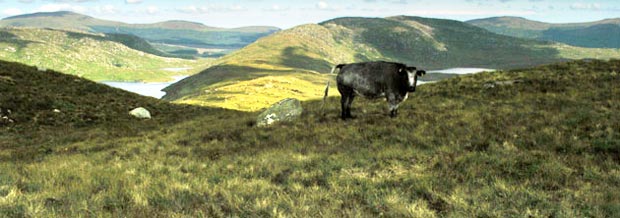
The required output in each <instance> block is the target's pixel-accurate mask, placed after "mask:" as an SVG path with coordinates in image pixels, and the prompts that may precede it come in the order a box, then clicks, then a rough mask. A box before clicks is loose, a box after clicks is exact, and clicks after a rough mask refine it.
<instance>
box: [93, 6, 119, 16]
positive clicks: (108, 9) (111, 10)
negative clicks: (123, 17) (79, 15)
mask: <svg viewBox="0 0 620 218" xmlns="http://www.w3.org/2000/svg"><path fill="white" fill-rule="evenodd" d="M94 11H95V13H98V14H116V13H118V12H119V9H118V8H116V7H115V6H114V5H102V6H97V7H95V8H94Z"/></svg>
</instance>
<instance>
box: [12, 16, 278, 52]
mask: <svg viewBox="0 0 620 218" xmlns="http://www.w3.org/2000/svg"><path fill="white" fill-rule="evenodd" d="M0 27H36V28H52V29H61V30H79V31H87V32H94V33H119V34H132V35H136V36H138V37H140V38H144V39H146V40H148V41H150V42H155V43H165V44H173V45H184V46H191V47H207V48H210V47H216V48H219V47H224V48H230V47H232V48H240V47H243V46H245V45H247V44H249V43H252V42H254V41H255V40H256V39H258V38H260V37H263V36H266V35H269V34H271V33H273V32H275V31H278V30H279V29H278V28H276V27H242V28H233V29H225V28H216V27H209V26H205V25H203V24H200V23H195V22H188V21H166V22H160V23H153V24H127V23H122V22H115V21H108V20H100V19H96V18H93V17H90V16H86V15H82V14H78V13H74V12H66V11H64V12H62V11H61V12H42V13H34V14H26V15H18V16H14V17H7V18H4V19H2V20H0Z"/></svg>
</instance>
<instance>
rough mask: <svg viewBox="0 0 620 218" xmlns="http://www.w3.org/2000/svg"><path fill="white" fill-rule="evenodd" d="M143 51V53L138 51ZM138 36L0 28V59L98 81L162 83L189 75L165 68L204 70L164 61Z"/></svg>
mask: <svg viewBox="0 0 620 218" xmlns="http://www.w3.org/2000/svg"><path fill="white" fill-rule="evenodd" d="M135 49H140V50H142V51H140V50H135ZM149 52H150V53H157V52H158V51H157V50H156V49H153V48H152V47H151V46H150V45H149V44H148V43H146V42H145V41H144V40H142V39H140V38H137V37H135V36H128V35H119V34H110V35H96V34H88V33H77V32H68V31H60V30H49V29H31V28H9V29H0V59H2V60H8V61H17V62H21V63H25V64H29V65H36V66H39V67H41V68H47V69H54V70H58V71H63V72H65V73H69V74H73V75H79V76H83V77H85V78H88V79H91V80H95V81H136V80H148V81H162V80H170V77H171V76H176V75H179V74H190V73H193V72H191V71H188V72H180V73H179V72H170V71H166V70H163V68H171V67H189V68H201V67H202V66H204V65H205V62H206V61H205V60H183V59H177V58H165V57H160V56H156V55H153V54H149Z"/></svg>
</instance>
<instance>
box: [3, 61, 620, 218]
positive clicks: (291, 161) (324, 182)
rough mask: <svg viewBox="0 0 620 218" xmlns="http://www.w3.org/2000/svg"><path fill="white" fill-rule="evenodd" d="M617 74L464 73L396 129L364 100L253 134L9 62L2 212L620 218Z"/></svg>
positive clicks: (417, 99)
mask: <svg viewBox="0 0 620 218" xmlns="http://www.w3.org/2000/svg"><path fill="white" fill-rule="evenodd" d="M619 72H620V60H614V61H609V62H604V61H596V60H594V61H588V62H585V61H578V62H569V63H561V64H554V65H548V66H541V67H537V68H533V69H524V70H512V71H500V72H492V73H481V74H475V75H468V76H463V77H458V78H452V79H448V80H443V81H440V82H437V83H433V84H425V85H422V86H420V87H418V89H417V91H416V92H415V94H413V95H411V96H410V98H409V99H408V100H407V101H405V102H404V104H403V105H402V108H401V110H400V112H401V113H400V115H399V117H398V118H395V119H390V118H388V117H387V115H386V111H385V103H384V102H382V101H366V100H363V99H360V100H359V101H356V102H355V103H354V111H353V113H355V114H356V115H358V118H357V119H354V120H350V121H346V122H344V121H341V120H340V119H339V118H338V114H339V112H338V111H339V106H338V98H335V97H334V98H329V99H328V102H327V103H328V107H327V110H326V112H327V115H326V116H325V117H323V116H321V115H320V108H321V102H320V101H309V102H304V103H303V106H304V114H302V117H301V119H300V120H298V121H294V122H288V123H282V124H276V125H274V126H271V127H266V128H257V127H254V123H253V120H254V118H255V115H256V113H245V112H239V111H228V110H223V109H208V108H198V107H192V106H188V105H174V104H170V103H166V102H163V101H159V100H156V99H153V98H145V97H140V96H137V95H135V94H130V93H127V92H124V91H121V90H118V89H113V88H109V87H107V86H103V85H100V84H96V83H93V82H90V81H87V80H83V79H81V78H78V77H74V76H69V75H64V74H60V73H56V72H46V73H43V72H39V71H37V70H36V68H34V67H27V66H23V65H20V64H15V63H7V62H3V61H0V113H1V114H0V119H1V120H0V172H2V174H0V217H86V216H93V217H145V216H148V217H252V216H261V217H381V216H385V217H523V216H527V217H618V216H620V208H619V206H618V205H620V197H619V196H620V188H619V184H620V159H618V157H620V134H619V132H618V130H619V129H620V126H619V124H620V114H618V113H617V111H619V110H620V101H618V99H617V96H620V87H619V86H618V85H617V84H618V82H620V80H619V78H620V76H619V75H618V73H619ZM102 102H105V104H102ZM136 106H144V107H147V108H148V109H149V110H151V111H152V113H153V114H154V117H153V119H151V120H138V119H133V118H131V117H129V116H128V115H127V111H128V110H130V109H131V108H133V107H136ZM54 109H58V110H59V111H60V112H58V113H55V112H53V110H54ZM9 110H10V111H11V112H8V111H9ZM5 117H6V118H5ZM9 119H10V120H13V122H9V121H8V120H9Z"/></svg>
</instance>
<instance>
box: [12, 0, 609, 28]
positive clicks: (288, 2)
mask: <svg viewBox="0 0 620 218" xmlns="http://www.w3.org/2000/svg"><path fill="white" fill-rule="evenodd" d="M59 10H69V11H75V12H78V13H82V14H87V15H90V16H93V17H96V18H101V19H108V20H117V21H123V22H127V23H152V22H159V21H165V20H188V21H196V22H200V23H204V24H206V25H209V26H217V27H239V26H249V25H269V26H277V27H281V28H289V27H293V26H296V25H299V24H305V23H317V22H321V21H325V20H328V19H332V18H336V17H342V16H362V17H387V16H394V15H412V16H423V17H433V18H446V19H454V20H461V21H465V20H470V19H476V18H484V17H492V16H520V17H525V18H528V19H533V20H538V21H544V22H552V23H564V22H586V21H595V20H601V19H605V18H617V17H620V0H593V1H592V0H457V1H453V0H452V1H448V0H220V1H214V0H172V1H171V0H107V1H106V0H12V1H11V0H0V18H3V17H7V16H12V15H18V14H24V13H33V12H41V11H59Z"/></svg>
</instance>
